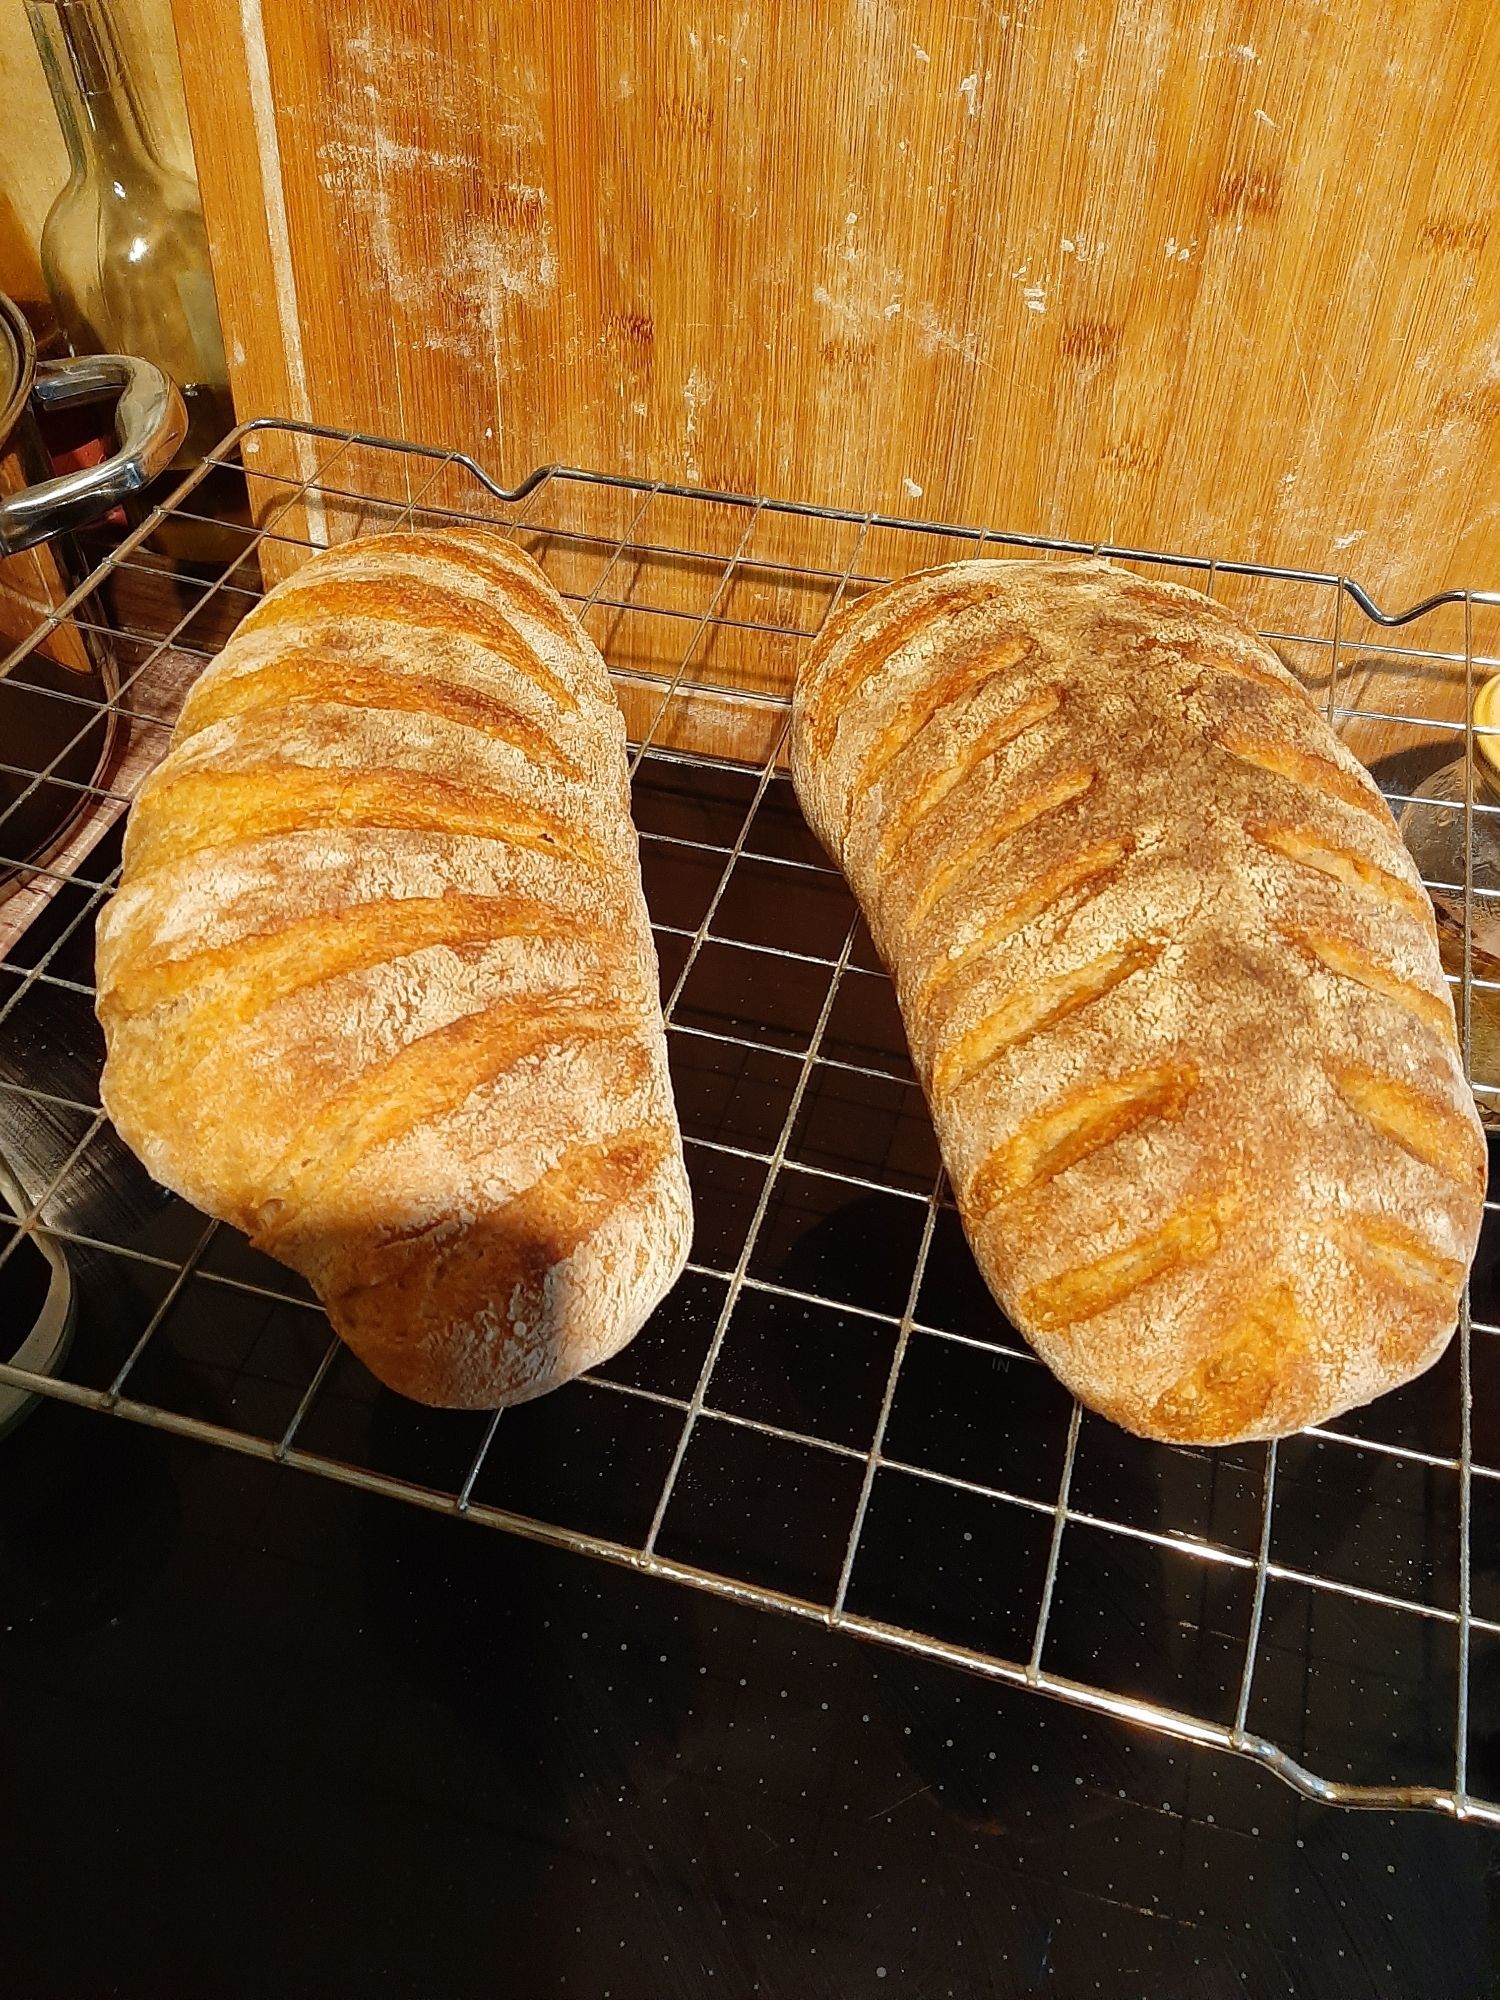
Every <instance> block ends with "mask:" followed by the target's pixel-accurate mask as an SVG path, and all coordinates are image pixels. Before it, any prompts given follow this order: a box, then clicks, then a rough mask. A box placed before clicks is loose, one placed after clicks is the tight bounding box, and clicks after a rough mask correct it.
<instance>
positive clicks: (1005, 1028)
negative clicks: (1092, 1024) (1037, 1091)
mask: <svg viewBox="0 0 1500 2000" xmlns="http://www.w3.org/2000/svg"><path fill="white" fill-rule="evenodd" d="M1161 950H1162V947H1161V946H1160V945H1159V944H1157V943H1155V942H1153V941H1151V940H1148V939H1141V940H1138V941H1132V942H1131V943H1129V944H1123V945H1117V946H1116V947H1115V948H1114V949H1113V950H1112V951H1106V952H1101V953H1100V954H1099V956H1098V957H1097V958H1093V959H1090V960H1089V962H1088V964H1087V965H1077V966H1074V967H1073V968H1072V970H1071V971H1068V972H1059V973H1056V974H1054V975H1053V977H1052V978H1050V979H1041V980H1038V981H1037V982H1036V983H1035V984H1034V985H1032V986H1023V987H1021V988H1020V989H1019V990H1018V991H1016V992H1013V993H1011V994H1010V995H1009V996H1008V997H1007V998H1006V999H1005V1000H1004V1001H1002V1002H1001V1004H1000V1005H999V1006H998V1007H997V1008H996V1009H995V1011H994V1012H993V1013H992V1014H989V1015H987V1016H986V1017H985V1019H984V1020H983V1021H981V1022H979V1023H978V1025H977V1026H975V1027H973V1028H970V1029H969V1030H968V1031H967V1033H965V1034H962V1035H960V1036H958V1037H957V1039H956V1040H955V1041H953V1042H952V1043H950V1044H949V1046H948V1047H947V1048H945V1049H943V1050H942V1051H941V1052H940V1053H939V1055H938V1057H937V1060H936V1061H935V1062H934V1064H933V1068H932V1088H933V1090H934V1091H946V1092H952V1091H956V1090H961V1089H962V1088H963V1086H964V1085H965V1084H966V1083H972V1082H973V1080H974V1078H975V1077H976V1076H977V1075H978V1074H979V1072H980V1071H981V1070H982V1069H984V1068H986V1067H987V1066H988V1065H989V1064H990V1063H992V1062H994V1061H995V1059H996V1058H997V1057H998V1056H1002V1055H1004V1054H1005V1053H1006V1051H1007V1050H1009V1049H1014V1048H1017V1047H1019V1046H1020V1044H1021V1043H1022V1042H1027V1041H1030V1040H1031V1038H1032V1036H1033V1035H1039V1034H1041V1033H1042V1032H1043V1031H1044V1030H1045V1029H1047V1028H1051V1027H1055V1026H1056V1024H1057V1023H1058V1022H1059V1021H1062V1020H1065V1019H1066V1018H1067V1016H1068V1015H1069V1014H1076V1013H1077V1012H1078V1010H1079V1008H1080V1007H1087V1006H1089V1005H1091V1003H1092V1002H1093V1001H1095V1000H1102V999H1103V998H1104V996H1105V994H1106V993H1112V992H1113V991H1114V989H1115V988H1116V987H1117V986H1119V985H1120V984H1121V983H1122V982H1123V981H1124V980H1127V979H1129V978H1130V977H1131V976H1132V975H1133V974H1134V973H1137V972H1142V971H1144V970H1145V968H1146V967H1147V966H1148V965H1154V964H1155V963H1156V961H1157V959H1158V958H1159V957H1160V956H1161Z"/></svg>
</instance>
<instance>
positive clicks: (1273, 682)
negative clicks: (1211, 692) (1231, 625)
mask: <svg viewBox="0 0 1500 2000" xmlns="http://www.w3.org/2000/svg"><path fill="white" fill-rule="evenodd" d="M1096 629H1098V630H1102V631H1107V632H1109V633H1111V634H1113V635H1117V636H1119V637H1120V638H1123V639H1124V641H1125V643H1126V644H1127V645H1129V646H1131V647H1133V649H1134V650H1135V651H1136V652H1138V653H1146V654H1161V655H1162V656H1164V657H1165V658H1167V659H1170V660H1180V661H1182V662H1183V663H1184V665H1186V666H1190V667H1202V668H1203V669H1205V671H1206V672H1207V673H1210V674H1223V675H1225V676H1226V677H1227V678H1228V679H1230V680H1238V681H1247V682H1249V683H1250V684H1251V685H1252V686H1254V687H1260V688H1264V689H1265V690H1266V692H1267V693H1268V694H1276V695H1290V696H1291V698H1292V699H1293V701H1295V702H1296V704H1297V706H1298V707H1299V708H1300V709H1302V710H1304V711H1306V710H1308V709H1311V710H1312V711H1313V713H1314V714H1316V713H1317V709H1316V706H1315V704H1314V703H1313V702H1312V700H1311V699H1310V698H1309V696H1308V694H1307V691H1306V689H1305V688H1303V687H1302V686H1301V684H1300V683H1299V682H1298V680H1297V678H1296V676H1295V675H1294V674H1293V673H1292V672H1291V670H1290V668H1288V667H1284V666H1280V663H1279V662H1277V664H1276V665H1273V664H1272V663H1271V661H1270V660H1269V659H1267V660H1266V661H1265V662H1264V664H1262V663H1261V662H1259V661H1256V660H1252V659H1251V658H1250V657H1249V656H1248V655H1247V654H1245V653H1235V652H1231V651H1230V650H1229V649H1228V647H1227V646H1226V644H1225V643H1224V641H1223V640H1222V639H1219V638H1218V637H1217V636H1213V637H1209V638H1202V637H1196V636H1193V635H1191V634H1187V633H1182V632H1178V633H1175V634H1174V633H1170V632H1151V631H1142V629H1141V627H1140V625H1139V624H1138V623H1131V622H1127V621H1126V620H1124V619H1113V620H1101V621H1100V625H1099V626H1098V627H1097V628H1096ZM1278 668H1279V671H1278ZM1200 684H1201V683H1200Z"/></svg>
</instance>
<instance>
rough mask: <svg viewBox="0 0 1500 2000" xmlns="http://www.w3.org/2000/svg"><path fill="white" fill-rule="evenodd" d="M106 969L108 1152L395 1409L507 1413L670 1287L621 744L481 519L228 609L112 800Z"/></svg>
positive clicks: (677, 1182)
mask: <svg viewBox="0 0 1500 2000" xmlns="http://www.w3.org/2000/svg"><path fill="white" fill-rule="evenodd" d="M99 967H100V979H99V982H98V986H99V1015H100V1020H101V1023H102V1025H103V1028H104V1032H105V1038H106V1042H107V1045H108V1051H109V1053H108V1059H107V1061H106V1063H105V1068H104V1074H103V1077H102V1080H101V1084H100V1091H101V1096H102V1099H103V1102H104V1103H105V1104H107V1105H108V1106H109V1108H110V1116H111V1117H112V1118H113V1119H114V1121H115V1124H116V1127H117V1129H118V1130H119V1131H120V1133H121V1135H122V1137H123V1138H124V1139H125V1140H126V1142H127V1143H128V1144H130V1145H131V1146H132V1147H133V1148H134V1149H135V1150H136V1151H137V1152H138V1153H139V1154H140V1156H141V1157H142V1158H143V1159H144V1160H146V1161H147V1163H148V1164H149V1166H150V1168H151V1171H152V1172H153V1173H154V1174H155V1175H156V1177H157V1178H158V1179H159V1180H162V1181H164V1182H166V1183H168V1184H169V1185H171V1186H172V1187H174V1188H175V1189H176V1190H177V1191H178V1192H179V1193H182V1194H185V1195H187V1196H188V1197H189V1198H190V1199H192V1200H193V1201H195V1202H197V1203H198V1205H199V1206H200V1207H202V1208H204V1209H206V1210H207V1211H208V1212H210V1213H211V1214H213V1215H216V1216H218V1217H220V1218H221V1219H224V1220H227V1221H230V1222H232V1223H234V1225H235V1226H236V1227H239V1228H244V1229H251V1230H255V1231H258V1232H259V1234H258V1240H259V1241H260V1242H261V1243H262V1244H263V1246H264V1247H265V1248H267V1249H268V1250H269V1251H270V1252H271V1253H272V1254H273V1255H276V1256H279V1257H281V1258H282V1259H283V1261H285V1262H287V1263H290V1264H291V1265H293V1266H294V1268H296V1269H297V1270H299V1271H301V1272H302V1273H303V1274H304V1275H305V1276H306V1277H307V1278H308V1279H309V1280H310V1281H311V1283H312V1285H313V1287H314V1289H315V1291H316V1292H317V1294H318V1296H319V1298H320V1299H321V1300H322V1301H323V1303H324V1304H325V1305H326V1306H329V1307H330V1308H331V1309H332V1315H333V1318H334V1324H335V1327H336V1329H337V1331H338V1332H339V1334H340V1335H341V1336H342V1337H343V1338H344V1339H345V1340H347V1341H348V1343H349V1344H350V1346H351V1347H352V1348H353V1349H354V1351H355V1352H356V1353H357V1354H358V1355H359V1356H360V1357H361V1359H362V1360H364V1361H365V1363H366V1364H367V1365H368V1366H369V1367H370V1368H371V1369H372V1370H373V1372H374V1373H375V1374H376V1375H377V1377H378V1378H379V1379H380V1380H381V1381H382V1382H384V1383H386V1384H387V1385H388V1386H389V1387H391V1388H393V1389H397V1390H399V1391H401V1392H402V1393H404V1394H407V1395H411V1396H415V1397H416V1398H418V1399H419V1400H420V1401H422V1402H425V1403H429V1404H434V1405H437V1406H439V1407H447V1408H463V1409H491V1410H492V1409H495V1408H496V1407H498V1406H505V1405H508V1404H510V1403H514V1402H518V1401H524V1400H527V1399H528V1398H530V1397H533V1396H536V1395H539V1394H541V1393H542V1392H543V1391H545V1390H547V1389H549V1388H552V1387H554V1386H556V1385H557V1384H559V1383H561V1382H564V1381H567V1380H568V1379H570V1378H571V1377H573V1376H575V1375H577V1374H579V1373H580V1372H581V1371H583V1370H584V1369H587V1368H591V1367H593V1366H595V1365H596V1364H597V1363H598V1362H600V1361H601V1360H603V1359H604V1358H605V1357H606V1356H607V1355H610V1354H613V1353H616V1352H618V1350H619V1349H620V1348H621V1347H622V1346H623V1345H624V1344H625V1343H626V1342H627V1341H628V1340H630V1339H631V1338H632V1337H633V1335H634V1334H635V1333H636V1332H637V1331H638V1330H639V1329H640V1327H641V1326H642V1325H643V1324H644V1323H645V1320H646V1318H647V1317H648V1316H649V1314H650V1313H651V1311H652V1309H653V1308H654V1307H655V1306H656V1304H657V1303H658V1302H659V1301H660V1300H661V1298H662V1297H663V1296H664V1294H665V1292H666V1290H667V1288H668V1287H669V1286H670V1285H671V1284H672V1282H673V1281H674V1279H675V1277H676V1275H677V1273H678V1272H679V1271H680V1270H681V1268H682V1265H683V1263H684V1261H685V1259H686V1257H687V1254H688V1250H689V1246H690V1242H691V1236H692V1203H691V1193H690V1189H689V1186H688V1180H687V1173H686V1167H685V1163H684V1160H683V1156H682V1144H681V1136H680V1133H679V1130H678V1125H677V1119H676V1115H675V1112H674V1110H673V1106H672V1097H671V1084H670V1076H669V1071H668V1066H667V1049H666V1036H665V1032H664V1024H663V1020H662V1014H661V1005H660V1000H659V998H658V967H657V963H656V956H655V952H654V949H653V943H652V936H651V931H650V928H649V922H648V915H647V910H646V905H645V899H644V896H643V894H642V885H641V876H640V864H639V854H638V849H637V846H636V842H635V839H634V834H633V829H632V827H631V823H630V816H629V772H628V768H627V762H626V756H625V732H624V729H623V727H622V725H621V721H620V715H619V709H618V706H617V704H616V703H615V702H614V701H613V699H612V698H611V693H610V683H609V675H608V670H607V668H606V666H605V664H604V661H603V660H602V659H601V658H600V656H599V653H598V650H597V648H596V647H595V646H594V645H593V643H592V641H591V640H590V639H589V637H588V635H587V634H586V633H585V632H583V631H582V629H581V628H580V627H579V626H578V624H577V622H576V621H575V620H574V619H573V618H572V616H571V615H570V613H569V612H568V610H567V608H566V607H565V606H564V604H563V602H562V600H561V599H560V598H559V597H558V595H557V593H556V591H554V590H553V588H552V587H551V585H550V583H549V582H548V580H547V578H546V576H545V575H544V574H543V572H542V571H541V570H540V569H538V567H537V565H536V564H535V563H534V562H533V561H532V560H531V558H530V557H529V556H528V555H526V554H525V553H524V552H523V551H522V550H521V549H519V548H517V547H516V546H514V544H513V543H511V542H510V541H508V540H507V539H506V538H505V537H504V536H503V535H500V534H498V533H496V532H493V531H491V530H489V529H487V528H472V529H471V528H467V527H465V528H462V529H460V530H458V531H457V532H452V533H449V532H434V533H430V534H429V533H418V532H406V531H404V530H403V531H402V532H400V533H397V534H395V535H388V536H380V535H376V536H372V537H369V538H368V539H363V540H360V541H357V542H353V543H348V544H344V545H341V546H339V547H337V548H335V549H332V550H326V551H323V552H320V553H318V554H315V555H314V556H313V557H312V558H311V560H310V561H308V562H307V563H306V564H305V565H304V566H303V567H302V568H301V569H300V570H299V571H298V572H297V574H296V575H295V577H293V578H291V579H290V580H288V582H287V583H285V584H284V585H281V586H279V587H278V588H277V589H276V590H274V591H272V592H271V594H270V595H269V596H268V597H267V598H266V599H265V600H264V601H263V602H262V603H261V604H260V605H259V606H257V607H256V608H254V609H253V610H252V611H251V612H250V614H249V616H248V617H247V618H246V619H245V620H244V621H243V622H242V624H241V625H240V626H239V628H238V629H237V631H236V632H235V633H234V635H233V636H232V637H231V639H230V640H229V642H228V645H227V646H226V647H225V649H224V652H223V654H222V655H221V656H220V659H219V660H218V661H217V662H216V663H215V664H214V665H213V666H212V667H210V668H209V670H208V672H207V673H206V674H205V675H204V676H203V677H202V678H201V679H200V681H199V682H198V684H197V686H196V688H195V689H194V690H193V691H192V692H191V694H190V696H189V698H188V700H187V702H186V704H185V706H184V710H183V714H182V716H181V717H180V718H179V720H178V724H177V727H176V729H175V730H174V732H173V737H172V743H171V746H170V748H169V749H168V752H167V756H166V758H165V760H164V761H163V763H162V764H161V766H160V767H159V769H158V770H157V771H156V772H155V773H154V774H153V775H152V777H151V778H150V779H148V781H147V782H146V784H145V785H144V786H143V788H142V790H141V792H140V795H139V797H138V798H137V801H136V804H135V807H134V808H133V811H132V815H131V820H130V824H129V827H128V830H127V833H126V839H125V860H124V867H123V872H122V885H121V890H120V893H119V894H118V895H117V896H116V897H114V898H113V899H112V900H111V902H110V904H109V905H108V907H107V908H106V910H105V911H104V913H103V915H102V916H101V919H100V925H99Z"/></svg>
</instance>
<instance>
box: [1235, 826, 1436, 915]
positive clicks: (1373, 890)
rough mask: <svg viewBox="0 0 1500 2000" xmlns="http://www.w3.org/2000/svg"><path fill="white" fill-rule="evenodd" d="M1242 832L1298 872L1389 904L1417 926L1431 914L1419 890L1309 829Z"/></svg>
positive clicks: (1252, 828) (1265, 828)
mask: <svg viewBox="0 0 1500 2000" xmlns="http://www.w3.org/2000/svg"><path fill="white" fill-rule="evenodd" d="M1245 831H1246V832H1247V833H1248V834H1249V836H1250V838H1251V839H1252V840H1255V841H1259V843H1260V845H1261V846H1262V847H1265V848H1269V849H1270V851H1271V852H1272V853H1273V854H1280V855H1283V856H1285V858H1286V859H1287V860H1288V861H1294V862H1296V863H1297V865H1298V866H1299V867H1301V868H1311V869H1313V870H1314V871H1315V872H1316V873H1317V874H1319V875H1325V876H1327V878H1328V879H1329V880H1330V881H1332V882H1342V883H1343V885H1344V886H1345V888H1348V889H1357V890H1361V891H1363V892H1365V893H1366V894H1368V895H1371V896H1376V897H1379V898H1380V899H1381V900H1382V901H1384V902H1387V903H1392V904H1394V905H1395V906H1396V907H1397V908H1398V909H1401V910H1404V911H1405V912H1406V914H1407V915H1408V916H1411V917H1416V918H1417V919H1418V920H1419V921H1420V922H1423V923H1425V922H1426V921H1427V919H1428V918H1429V917H1430V915H1431V914H1432V912H1431V906H1430V905H1429V903H1428V901H1427V898H1426V897H1425V896H1424V895H1423V894H1422V892H1421V890H1420V889H1414V888H1413V887H1412V885H1411V884H1410V882H1403V881H1402V879H1401V877H1400V876H1399V875H1393V874H1392V873H1391V872H1390V870H1389V869H1387V868H1379V867H1377V866H1376V864H1375V863H1374V862H1373V861H1367V860H1366V859H1365V857H1364V856H1363V855H1362V854H1356V853H1355V852H1354V850H1353V849H1352V848H1348V847H1340V846H1338V845H1337V843H1335V842H1334V841H1331V840H1328V839H1326V838H1325V837H1324V836H1323V835H1322V834H1320V833H1318V832H1316V831H1315V830H1314V829H1313V828H1312V827H1310V826H1286V825H1258V826H1249V825H1247V826H1246V828H1245Z"/></svg>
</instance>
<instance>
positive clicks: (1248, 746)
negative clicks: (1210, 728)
mask: <svg viewBox="0 0 1500 2000" xmlns="http://www.w3.org/2000/svg"><path fill="white" fill-rule="evenodd" d="M1215 740H1216V741H1217V742H1218V743H1219V745H1220V746H1221V747H1222V748H1223V749H1225V750H1227V751H1228V752H1229V753H1230V755H1231V756H1234V757H1240V758H1243V760H1244V761H1245V763H1247V764H1254V765H1255V766H1257V768H1258V769H1260V770H1262V771H1269V772H1271V773H1272V774H1273V775H1274V776H1276V777H1278V778H1289V779H1290V780H1291V782H1292V783H1293V784H1294V785H1306V786H1307V787H1308V788H1309V789H1310V790H1311V791H1315V792H1324V793H1326V794H1327V795H1328V797H1330V798H1335V799H1339V800H1341V801H1342V802H1343V804H1345V805H1346V806H1357V807H1358V808H1359V810H1360V811H1361V812H1367V813H1373V814H1374V815H1375V817H1376V818H1377V819H1378V820H1379V821H1380V822H1381V824H1382V825H1383V826H1384V825H1386V824H1388V823H1389V820H1390V814H1389V813H1388V812H1387V810H1386V804H1385V800H1384V799H1383V798H1382V797H1381V796H1380V793H1379V792H1378V791H1377V790H1376V788H1375V786H1374V784H1373V783H1371V782H1370V781H1368V780H1365V779H1361V778H1357V777H1355V775H1354V773H1353V772H1352V771H1346V770H1345V769H1344V767H1343V765H1342V764H1338V763H1335V761H1334V760H1333V758H1332V757H1319V756H1316V755H1315V754H1314V753H1313V752H1312V751H1310V750H1299V749H1298V748H1297V746H1296V744H1295V743H1286V742H1281V741H1278V740H1275V739H1273V738H1271V737H1268V736H1251V735H1250V734H1249V733H1248V732H1247V731H1245V730H1243V729H1232V728H1226V729H1220V730H1217V731H1216V732H1215Z"/></svg>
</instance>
